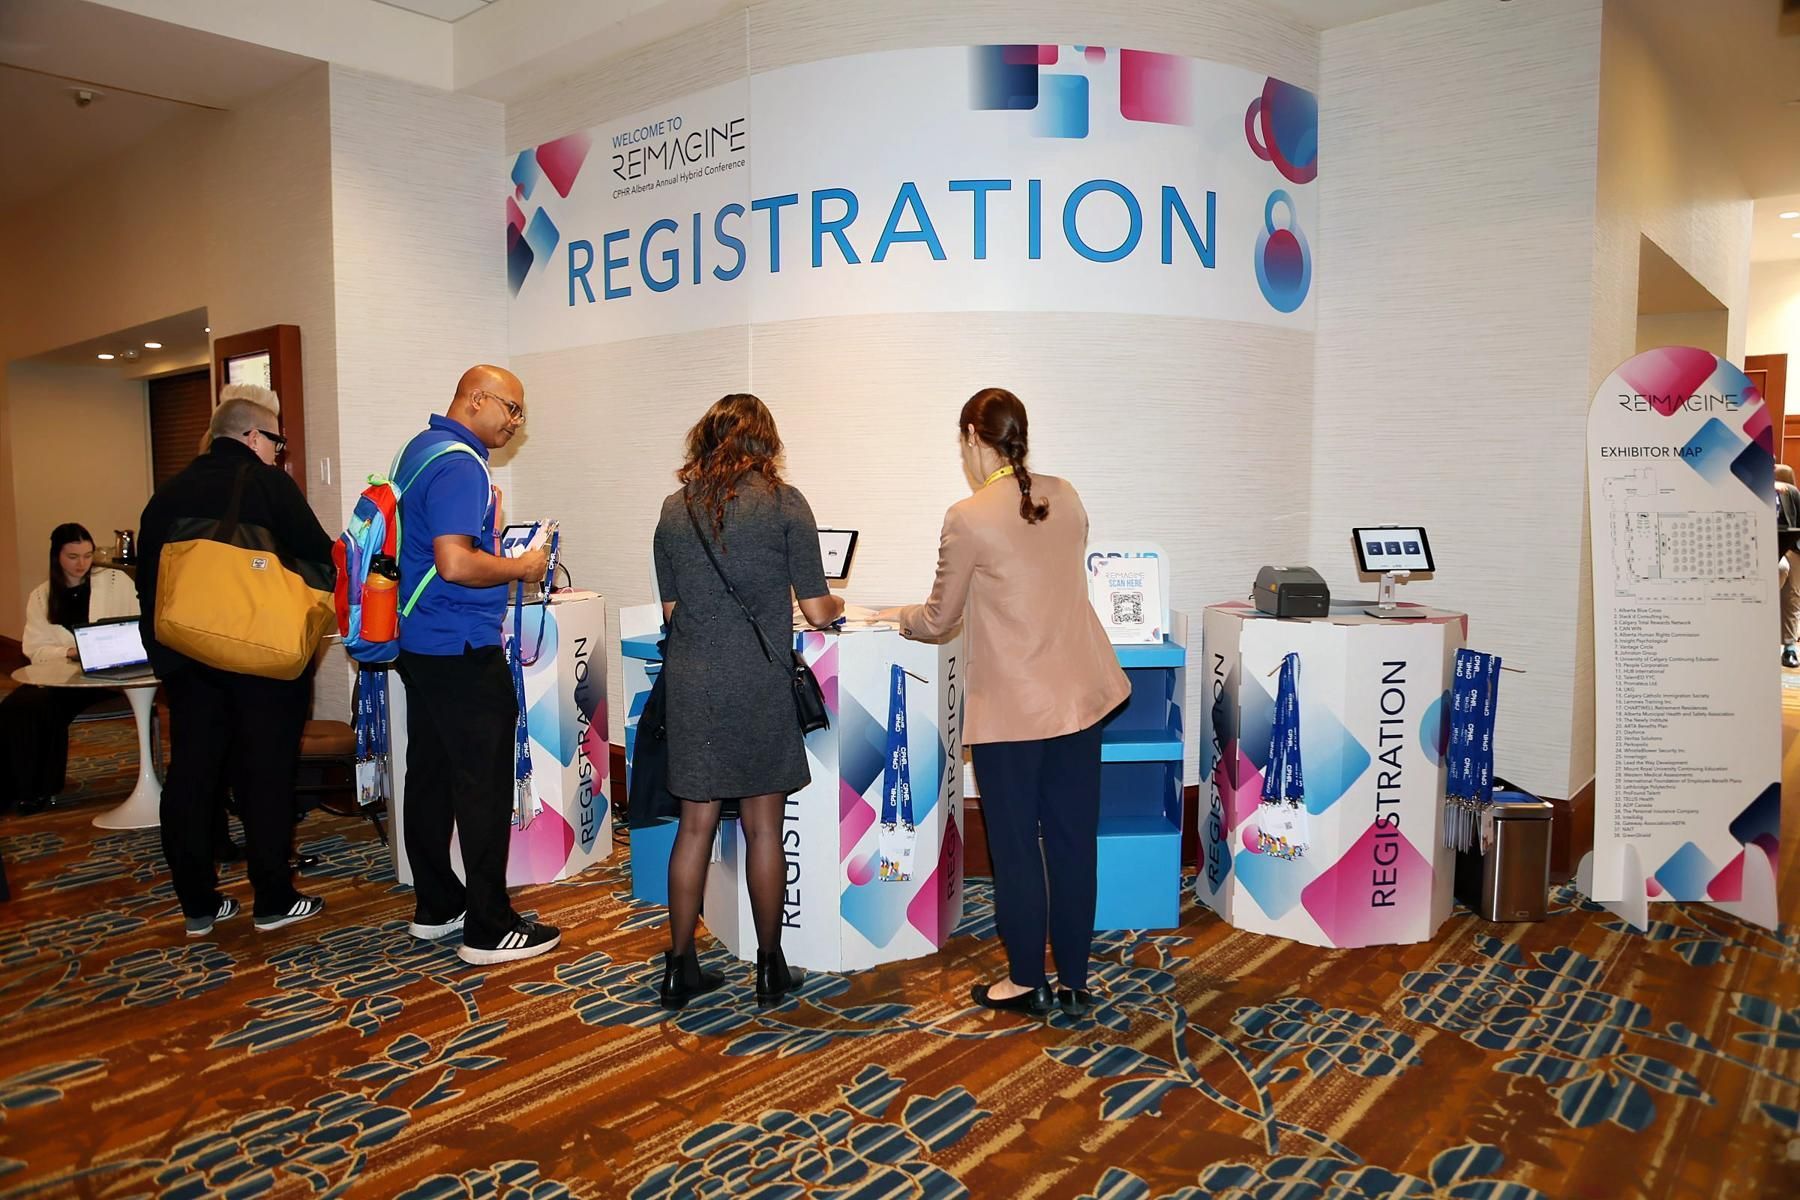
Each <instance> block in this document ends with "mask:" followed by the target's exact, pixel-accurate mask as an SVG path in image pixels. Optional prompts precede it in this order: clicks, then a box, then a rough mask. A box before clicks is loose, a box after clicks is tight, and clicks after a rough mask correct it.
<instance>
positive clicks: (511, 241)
mask: <svg viewBox="0 0 1800 1200" xmlns="http://www.w3.org/2000/svg"><path fill="white" fill-rule="evenodd" d="M592 148H593V139H592V138H591V137H589V136H588V135H587V134H585V133H571V134H569V135H568V136H567V137H560V138H557V139H556V140H555V141H551V142H545V143H544V144H543V145H541V146H534V147H532V148H530V149H527V150H521V151H519V154H518V157H516V158H514V159H513V168H512V183H513V190H512V193H511V194H510V195H508V196H507V197H506V286H507V287H508V288H510V289H511V290H512V294H513V295H515V296H516V295H518V294H519V289H520V288H522V287H524V286H525V280H526V277H527V276H529V275H530V274H531V268H532V267H533V266H535V265H537V264H538V263H541V262H547V261H549V258H550V255H551V254H553V253H554V252H555V250H556V246H557V243H558V242H560V241H561V240H562V234H561V232H560V231H559V230H558V229H557V228H556V223H555V222H554V221H552V220H551V219H550V214H549V213H548V212H546V211H545V210H544V208H543V206H542V205H541V204H540V205H539V206H538V207H537V208H536V209H535V210H533V211H532V213H531V215H530V217H529V218H528V217H527V216H526V213H525V210H524V209H523V208H521V207H520V204H519V202H520V201H525V202H527V203H529V202H530V201H531V199H532V197H533V196H534V195H536V194H537V191H538V185H539V184H540V183H544V182H546V181H548V183H549V184H550V186H551V187H552V188H554V189H556V194H557V195H559V196H561V197H563V198H564V199H565V200H566V199H568V196H569V192H570V190H571V189H572V188H574V186H575V178H576V176H578V175H579V174H581V166H582V164H583V163H585V162H586V161H587V155H588V151H589V150H590V149H592Z"/></svg>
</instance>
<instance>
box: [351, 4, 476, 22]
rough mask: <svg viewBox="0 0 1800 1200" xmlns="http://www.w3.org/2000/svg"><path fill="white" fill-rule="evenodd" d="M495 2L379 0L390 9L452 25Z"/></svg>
mask: <svg viewBox="0 0 1800 1200" xmlns="http://www.w3.org/2000/svg"><path fill="white" fill-rule="evenodd" d="M493 2H494V0H378V3H381V4H385V5H387V6H388V7H390V8H404V9H405V10H406V11H407V12H415V13H418V14H419V15H420V16H421V17H436V18H437V19H438V20H440V21H449V22H451V23H452V24H454V23H456V22H457V21H460V20H462V19H463V18H464V17H466V16H468V15H469V14H470V13H472V12H479V11H480V10H481V8H482V6H483V5H486V4H492V3H493Z"/></svg>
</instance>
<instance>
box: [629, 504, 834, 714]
mask: <svg viewBox="0 0 1800 1200" xmlns="http://www.w3.org/2000/svg"><path fill="white" fill-rule="evenodd" d="M682 500H683V502H684V503H685V504H686V505H687V514H688V520H689V521H690V522H691V523H692V524H693V526H694V536H695V537H697V538H699V539H700V548H701V549H702V550H704V551H706V560H707V561H708V562H710V563H711V564H712V566H713V570H714V571H716V572H717V573H718V576H719V582H720V583H722V584H724V585H725V591H726V592H727V593H728V594H729V595H730V596H731V598H732V599H733V600H735V601H737V606H738V608H739V609H741V610H742V611H743V614H744V619H745V620H746V621H748V622H750V628H751V629H753V630H755V631H756V640H757V641H758V642H759V643H761V645H762V652H763V657H765V658H767V659H768V660H769V661H770V662H772V663H774V662H778V661H779V660H777V659H776V657H775V647H774V646H773V645H772V644H771V643H770V641H769V638H768V635H767V634H765V633H764V632H763V628H762V625H761V623H760V622H758V621H757V619H756V614H755V613H753V612H751V611H750V606H749V605H748V604H745V603H744V598H743V597H742V596H740V595H738V593H737V589H736V588H735V587H733V586H731V579H730V577H729V576H727V575H726V574H725V568H724V567H721V566H720V565H719V558H718V555H716V554H714V553H713V548H712V543H711V542H710V541H709V540H707V537H706V531H705V530H704V529H702V528H701V527H700V518H699V517H697V516H695V515H694V505H693V502H692V501H691V500H690V499H688V498H687V497H685V496H684V497H682ZM788 654H789V665H788V684H789V686H790V687H791V688H792V689H793V693H794V716H795V718H796V719H797V720H798V721H799V722H800V732H801V733H802V734H807V733H814V732H816V731H818V730H820V729H829V728H831V715H830V714H829V713H828V712H826V710H825V691H824V689H823V688H821V687H820V686H819V681H818V679H817V678H816V677H815V676H814V675H813V672H812V668H811V667H809V666H807V665H806V660H805V659H804V658H801V657H800V654H799V652H798V651H795V650H789V651H788ZM640 728H641V727H640Z"/></svg>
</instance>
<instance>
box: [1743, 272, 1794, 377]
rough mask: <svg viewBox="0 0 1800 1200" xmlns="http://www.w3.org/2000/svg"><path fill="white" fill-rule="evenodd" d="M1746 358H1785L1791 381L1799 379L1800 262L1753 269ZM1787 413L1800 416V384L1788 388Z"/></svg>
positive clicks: (1745, 339) (1745, 346)
mask: <svg viewBox="0 0 1800 1200" xmlns="http://www.w3.org/2000/svg"><path fill="white" fill-rule="evenodd" d="M1747 307H1748V309H1749V316H1748V319H1747V321H1746V325H1747V327H1748V330H1747V332H1746V333H1745V335H1744V353H1745V354H1785V355H1787V356H1788V371H1789V378H1790V379H1800V258H1796V259H1790V260H1788V261H1786V262H1759V263H1755V264H1753V265H1752V266H1751V268H1750V298H1749V301H1748V304H1747ZM1788 395H1789V397H1790V399H1789V400H1788V411H1789V412H1800V383H1790V384H1789V385H1788Z"/></svg>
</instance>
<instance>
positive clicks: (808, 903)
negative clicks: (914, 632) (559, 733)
mask: <svg viewBox="0 0 1800 1200" xmlns="http://www.w3.org/2000/svg"><path fill="white" fill-rule="evenodd" d="M660 615H661V614H660V611H659V610H658V609H656V608H655V607H654V606H649V605H646V606H643V607H641V608H626V609H622V610H621V611H620V615H619V626H620V633H621V638H622V641H623V645H622V646H621V657H622V667H623V675H624V682H625V688H624V691H625V698H626V711H627V713H628V714H629V715H628V716H627V735H626V738H627V748H628V751H629V750H630V749H634V748H635V741H636V736H635V735H636V722H637V716H638V714H639V713H641V712H642V710H643V703H644V697H645V695H647V694H648V691H649V686H650V682H651V681H652V680H653V679H654V670H655V669H658V668H659V661H658V659H659V656H655V644H656V639H657V636H658V628H659V626H660V619H659V618H660ZM795 645H796V648H797V649H799V650H800V652H801V654H802V655H803V656H804V657H805V658H806V661H807V663H808V664H809V665H810V666H811V667H812V669H813V673H814V674H815V675H817V677H818V680H819V684H820V686H821V687H822V689H823V690H824V693H825V704H826V707H827V709H829V710H830V713H831V728H829V729H824V730H820V731H819V732H817V733H814V734H810V735H809V736H808V737H807V739H806V754H807V765H808V766H809V767H810V768H811V769H812V782H811V783H810V784H808V785H807V786H806V787H805V788H804V789H803V790H801V791H798V792H795V793H794V794H793V795H791V796H789V797H788V800H787V819H786V823H785V826H784V829H783V836H782V849H783V852H784V854H785V855H786V858H787V887H786V890H785V893H784V900H783V905H782V932H781V948H782V951H783V952H784V953H785V954H786V955H787V958H788V961H789V962H791V963H793V964H794V965H795V966H799V967H809V968H813V969H816V970H824V971H851V970H857V969H859V968H863V967H872V966H875V965H877V964H879V963H885V962H894V961H897V960H900V959H907V958H918V957H921V956H923V955H927V954H930V953H932V952H933V951H935V950H937V949H938V948H940V947H941V946H942V945H943V944H944V942H945V941H946V940H948V939H949V936H950V933H951V931H952V930H953V929H955V928H956V925H957V922H958V921H959V920H960V919H961V918H962V907H963V903H962V902H963V836H964V830H965V826H964V823H963V793H962V776H963V772H962V704H963V678H964V675H965V673H966V670H965V667H964V660H963V654H962V639H961V637H960V636H959V637H957V638H956V639H954V640H952V641H949V642H945V643H942V644H938V645H932V644H927V643H922V642H912V641H908V640H907V639H905V638H903V637H901V636H900V634H899V633H898V632H897V631H894V630H890V629H860V630H857V629H852V630H846V631H844V632H831V633H820V632H817V631H811V630H808V631H804V632H800V633H796V634H795ZM896 665H898V666H899V667H900V668H901V669H902V671H903V673H904V674H903V676H902V678H903V679H904V680H905V692H906V696H905V716H906V720H905V727H906V728H905V737H906V747H907V755H908V761H909V771H910V777H911V784H912V797H913V822H914V826H915V835H914V842H913V859H912V862H913V866H912V872H911V877H910V878H908V879H895V880H884V879H882V878H880V870H879V868H880V859H881V853H880V839H881V828H880V825H881V804H882V795H883V790H884V783H885V770H884V768H885V766H886V763H887V758H888V753H887V747H888V720H889V707H890V703H891V700H892V696H893V690H894V685H893V668H894V667H895V666H896ZM640 688H641V691H639V690H638V689H640ZM674 828H675V827H674V823H673V822H670V823H668V824H666V825H663V826H659V827H657V828H654V829H647V830H644V829H640V830H633V831H632V833H631V851H632V879H633V894H634V895H636V896H638V897H639V898H641V899H654V900H657V901H658V902H666V900H667V894H666V883H665V882H664V878H665V877H666V872H667V869H668V859H669V853H668V847H669V843H670V840H671V839H672V838H673V836H674ZM646 835H648V836H646ZM715 855H716V857H715V860H714V862H713V864H712V867H711V870H709V871H708V872H707V883H706V900H705V921H706V927H707V928H708V929H709V930H711V931H712V934H713V936H714V937H716V938H718V939H719V941H720V942H722V943H724V945H725V947H726V948H727V949H728V950H730V951H731V952H732V953H733V954H735V955H737V956H738V957H739V958H743V959H747V960H748V959H753V958H754V957H755V955H756V931H755V927H754V925H753V923H752V921H751V916H750V896H749V891H748V889H747V887H746V884H745V879H744V870H743V862H744V837H743V833H742V831H741V830H740V829H739V828H738V824H737V822H735V821H727V822H724V823H723V824H721V826H720V835H719V842H718V846H717V849H716V850H715Z"/></svg>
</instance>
